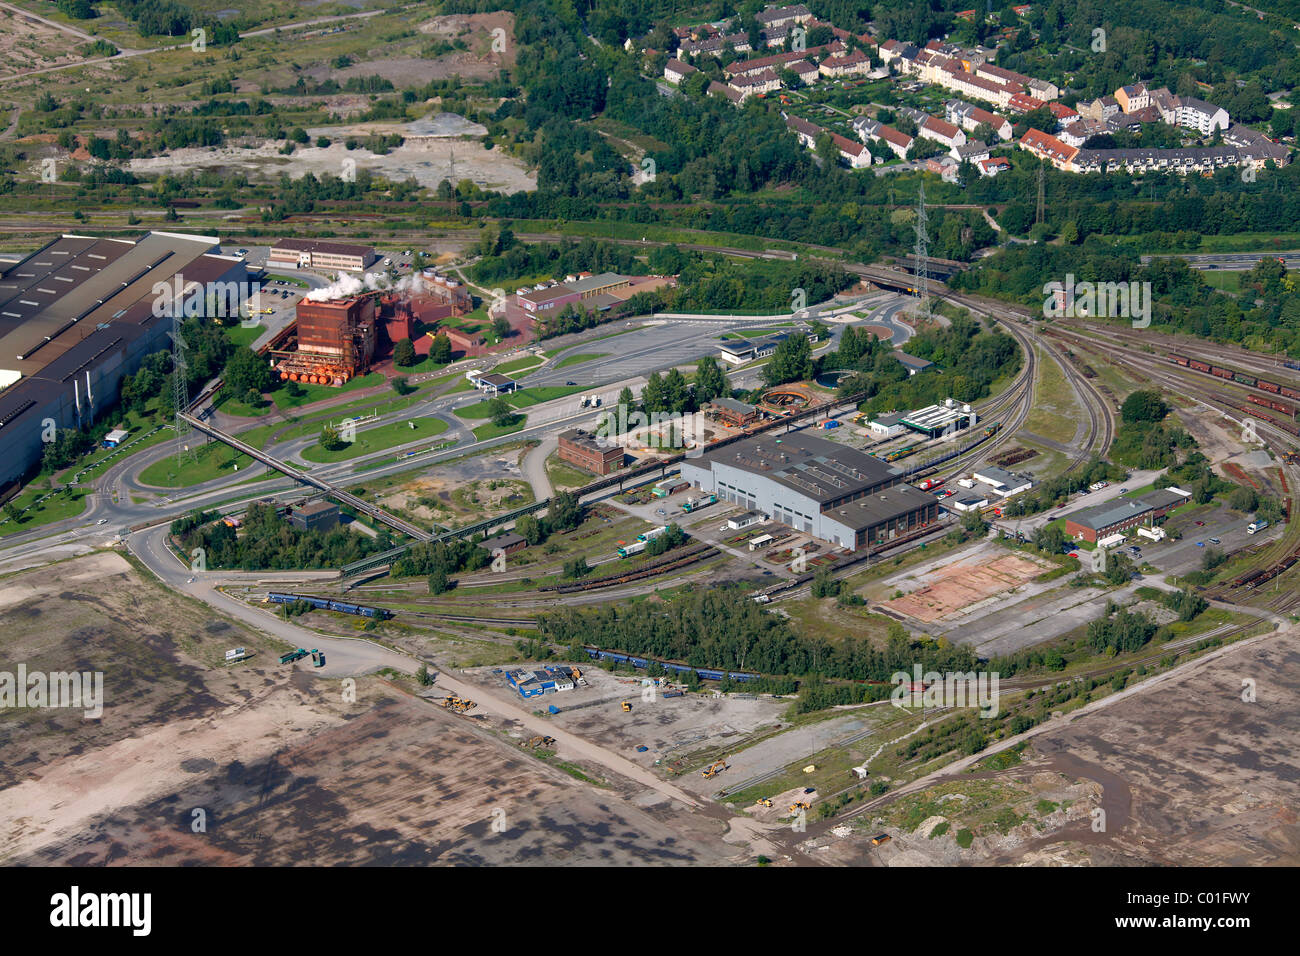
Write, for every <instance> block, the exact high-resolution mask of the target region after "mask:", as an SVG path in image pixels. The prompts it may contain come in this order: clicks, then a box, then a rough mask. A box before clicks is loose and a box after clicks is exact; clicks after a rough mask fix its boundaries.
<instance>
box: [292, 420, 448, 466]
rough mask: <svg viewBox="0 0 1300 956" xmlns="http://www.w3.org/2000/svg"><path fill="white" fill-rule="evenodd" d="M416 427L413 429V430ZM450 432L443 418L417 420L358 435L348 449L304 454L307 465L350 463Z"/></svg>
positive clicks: (308, 450)
mask: <svg viewBox="0 0 1300 956" xmlns="http://www.w3.org/2000/svg"><path fill="white" fill-rule="evenodd" d="M412 425H414V426H415V427H414V428H412V427H411V426H412ZM446 430H447V423H446V422H444V421H443V420H442V419H440V418H413V419H411V420H410V422H409V423H408V422H393V423H392V424H391V425H381V426H379V427H378V428H371V429H367V430H366V431H359V432H357V440H356V441H354V442H352V443H351V444H350V445H348V446H347V447H346V448H340V449H339V450H338V451H328V450H326V449H324V448H322V447H321V446H320V445H312V446H311V447H310V448H306V449H304V450H303V452H302V457H303V458H304V459H306V460H307V461H313V462H318V463H324V462H334V461H347V460H348V459H350V458H357V457H359V456H361V455H368V454H370V453H371V452H376V451H383V450H384V449H385V448H392V447H393V446H395V445H404V444H406V443H407V442H412V441H418V440H420V439H421V438H434V437H436V436H438V435H441V434H442V433H443V432H445V431H446Z"/></svg>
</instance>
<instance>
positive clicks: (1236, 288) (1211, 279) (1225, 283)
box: [1201, 269, 1245, 292]
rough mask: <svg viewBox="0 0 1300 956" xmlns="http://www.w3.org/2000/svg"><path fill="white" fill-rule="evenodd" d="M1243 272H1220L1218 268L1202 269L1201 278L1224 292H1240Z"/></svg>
mask: <svg viewBox="0 0 1300 956" xmlns="http://www.w3.org/2000/svg"><path fill="white" fill-rule="evenodd" d="M1243 275H1245V273H1243V272H1220V271H1219V270H1218V269H1202V270H1201V278H1202V279H1204V280H1205V282H1206V284H1207V285H1211V286H1213V287H1214V288H1216V289H1219V290H1220V291H1222V292H1240V291H1241V277H1242V276H1243Z"/></svg>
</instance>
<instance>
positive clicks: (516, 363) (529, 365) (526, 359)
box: [492, 355, 542, 375]
mask: <svg viewBox="0 0 1300 956" xmlns="http://www.w3.org/2000/svg"><path fill="white" fill-rule="evenodd" d="M541 364H542V359H540V358H538V357H537V356H536V355H524V356H521V357H519V358H517V359H511V360H510V361H509V362H502V363H501V364H500V365H497V366H495V367H494V368H493V369H492V371H494V372H500V373H501V374H502V375H508V374H509V373H510V372H522V371H523V370H524V369H533V368H536V367H537V366H539V365H541Z"/></svg>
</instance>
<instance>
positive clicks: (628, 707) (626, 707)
mask: <svg viewBox="0 0 1300 956" xmlns="http://www.w3.org/2000/svg"><path fill="white" fill-rule="evenodd" d="M623 713H625V714H630V713H632V702H631V701H630V700H625V701H623Z"/></svg>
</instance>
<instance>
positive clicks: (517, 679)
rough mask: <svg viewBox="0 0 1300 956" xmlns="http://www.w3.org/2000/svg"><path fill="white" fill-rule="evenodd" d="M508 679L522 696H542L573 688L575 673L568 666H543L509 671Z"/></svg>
mask: <svg viewBox="0 0 1300 956" xmlns="http://www.w3.org/2000/svg"><path fill="white" fill-rule="evenodd" d="M506 680H508V681H509V682H510V686H511V687H513V688H514V689H515V690H517V691H519V694H520V696H522V697H541V696H542V695H543V694H553V693H556V692H558V691H565V690H573V687H574V682H573V673H572V671H570V670H569V669H568V668H567V667H561V666H558V665H557V666H553V667H543V668H541V669H540V670H535V671H526V670H523V669H520V670H514V671H509V672H507V673H506Z"/></svg>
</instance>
